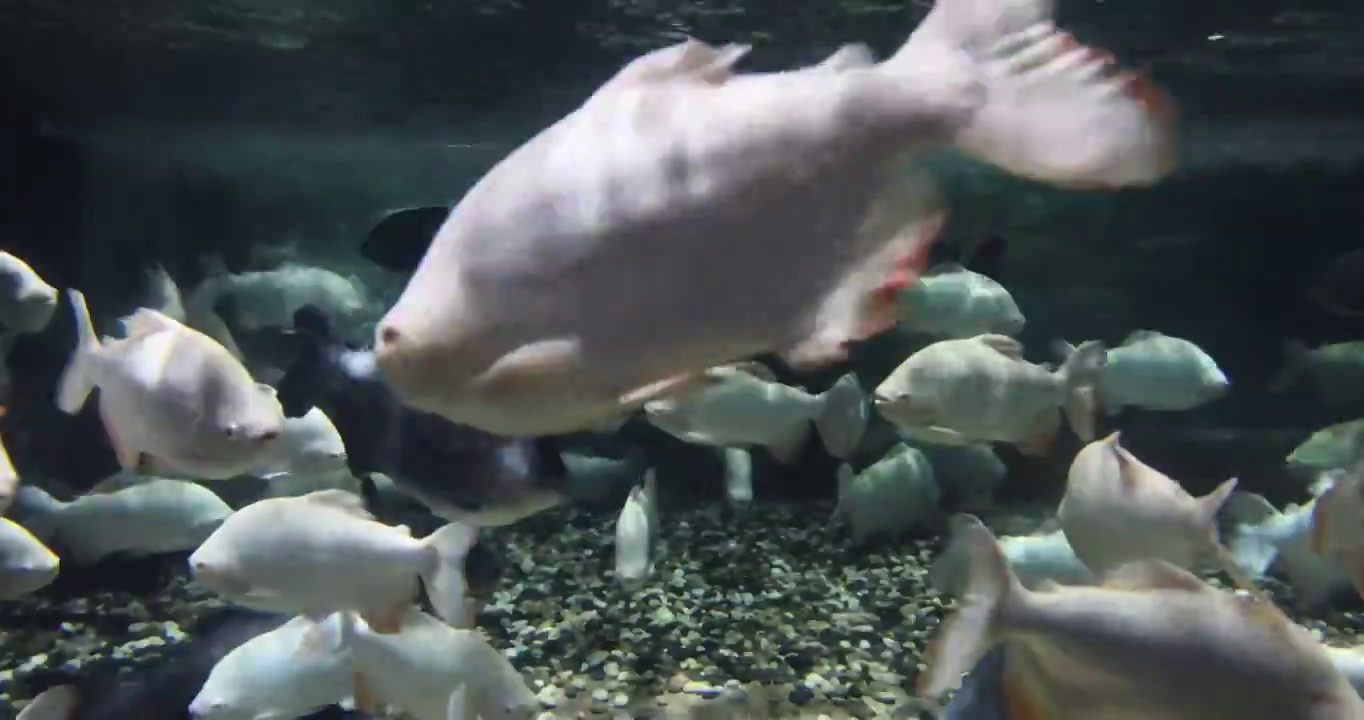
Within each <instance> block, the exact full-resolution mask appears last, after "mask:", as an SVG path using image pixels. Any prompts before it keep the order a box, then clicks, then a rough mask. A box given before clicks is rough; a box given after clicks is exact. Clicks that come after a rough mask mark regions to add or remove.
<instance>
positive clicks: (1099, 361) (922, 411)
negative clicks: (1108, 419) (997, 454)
mask: <svg viewBox="0 0 1364 720" xmlns="http://www.w3.org/2000/svg"><path fill="white" fill-rule="evenodd" d="M1103 367H1104V346H1103V343H1101V342H1098V341H1095V340H1091V341H1090V342H1087V343H1085V344H1083V345H1081V346H1080V348H1079V349H1078V350H1076V352H1075V353H1074V354H1073V355H1071V356H1070V357H1069V358H1068V359H1067V360H1066V362H1065V364H1063V365H1062V366H1061V368H1060V369H1059V370H1056V371H1052V370H1051V369H1049V368H1046V367H1043V366H1041V365H1034V364H1033V363H1030V362H1028V361H1027V360H1024V359H1023V346H1022V345H1021V344H1019V342H1018V341H1017V340H1014V339H1013V338H1010V337H1006V336H1004V335H978V336H976V337H973V338H967V339H964V340H942V341H939V342H936V343H933V344H932V345H929V346H928V347H926V348H924V349H922V350H920V351H918V352H916V353H914V354H913V355H910V356H909V357H908V358H906V359H905V361H904V362H902V363H900V366H899V367H897V368H895V370H894V371H892V372H891V374H890V375H889V376H888V377H887V378H886V379H885V380H884V381H882V382H881V385H880V386H878V387H877V388H876V392H875V393H874V395H873V399H874V402H875V405H876V410H877V412H879V413H881V415H882V417H885V418H886V419H887V420H889V421H890V422H891V423H892V424H894V425H895V426H896V428H897V429H899V430H900V432H902V433H905V434H907V435H909V436H910V437H913V438H915V439H918V440H922V441H925V442H935V443H939V444H943V445H971V444H978V443H985V442H1005V443H1013V444H1015V445H1017V446H1018V447H1019V449H1020V450H1021V451H1024V452H1025V453H1027V454H1030V455H1045V454H1046V452H1047V450H1048V449H1049V448H1050V446H1051V443H1052V441H1053V440H1054V439H1055V436H1056V433H1057V430H1058V428H1059V426H1060V412H1059V410H1058V408H1060V407H1062V406H1064V408H1065V414H1066V417H1067V418H1068V419H1069V421H1070V425H1071V428H1072V429H1073V430H1074V431H1075V434H1076V435H1078V436H1080V439H1081V440H1090V439H1092V438H1093V437H1094V394H1095V391H1096V388H1095V386H1096V385H1097V383H1098V382H1099V379H1100V377H1101V373H1102V372H1103Z"/></svg>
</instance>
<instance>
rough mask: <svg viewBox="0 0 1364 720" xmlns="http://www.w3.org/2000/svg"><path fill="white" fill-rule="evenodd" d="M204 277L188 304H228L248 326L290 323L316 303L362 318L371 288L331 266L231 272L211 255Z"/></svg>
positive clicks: (347, 319) (335, 313)
mask: <svg viewBox="0 0 1364 720" xmlns="http://www.w3.org/2000/svg"><path fill="white" fill-rule="evenodd" d="M207 264H208V268H209V273H208V277H207V278H206V279H205V280H204V281H203V282H202V283H200V284H199V286H198V287H197V288H195V290H194V292H193V294H192V295H191V297H190V299H189V300H188V301H187V302H186V307H190V306H194V307H201V308H204V307H209V308H216V307H219V306H220V305H225V306H227V307H228V308H229V312H227V316H228V318H230V319H231V321H232V323H233V324H234V325H237V326H240V327H242V328H245V329H246V330H259V329H261V328H267V327H289V326H290V325H291V324H292V323H293V318H294V313H295V312H297V311H298V309H299V308H302V307H304V306H312V307H316V308H320V309H321V310H323V311H324V312H326V313H327V314H328V315H329V316H330V317H333V318H336V319H338V320H339V321H342V322H344V323H347V324H352V323H358V322H360V321H361V320H363V319H364V318H363V316H364V314H365V311H366V310H368V309H369V306H370V300H369V294H368V291H367V290H366V288H365V286H364V284H363V283H361V282H360V280H359V279H357V278H354V277H345V276H342V275H339V274H337V273H335V272H332V271H331V270H328V269H326V268H321V267H314V266H311V265H299V264H296V263H285V264H283V265H281V266H279V267H277V268H274V269H272V270H255V271H250V272H243V273H229V272H227V270H226V268H224V267H222V264H221V262H217V261H209V262H208V263H207Z"/></svg>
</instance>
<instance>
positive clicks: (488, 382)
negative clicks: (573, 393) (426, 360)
mask: <svg viewBox="0 0 1364 720" xmlns="http://www.w3.org/2000/svg"><path fill="white" fill-rule="evenodd" d="M581 350H582V348H581V344H580V343H579V341H578V339H577V338H555V339H551V340H539V341H536V342H532V343H528V344H526V345H522V346H521V347H518V348H516V349H515V350H512V351H511V352H509V353H507V354H506V355H503V356H502V357H501V358H498V359H497V361H496V362H494V363H493V364H492V366H491V367H489V368H488V369H487V370H486V371H484V373H483V374H482V375H480V376H479V377H478V378H477V379H476V380H475V384H476V385H477V386H478V387H479V389H480V390H481V392H482V393H483V394H485V395H487V396H488V397H489V398H493V399H496V398H503V397H506V398H510V397H517V396H520V395H523V394H526V393H532V392H535V391H536V390H537V389H540V388H545V389H549V388H553V387H554V386H560V385H565V384H568V383H570V382H571V381H572V380H573V376H574V375H575V374H576V373H577V372H578V370H579V369H580V368H581V365H582V363H581Z"/></svg>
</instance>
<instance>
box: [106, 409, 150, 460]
mask: <svg viewBox="0 0 1364 720" xmlns="http://www.w3.org/2000/svg"><path fill="white" fill-rule="evenodd" d="M99 417H100V420H101V421H102V422H103V424H104V432H105V434H107V435H108V436H109V446H110V447H111V448H112V449H113V451H114V457H115V458H117V459H118V464H119V467H121V468H123V469H124V470H141V469H142V467H143V464H144V461H143V458H142V452H141V451H139V450H138V449H137V448H134V447H132V446H130V445H129V444H128V442H127V441H126V440H125V439H124V438H123V437H122V436H121V435H120V434H119V432H118V426H117V425H116V424H115V423H114V422H113V421H112V420H111V419H110V417H109V414H108V412H107V411H106V410H105V404H104V402H103V401H100V404H99Z"/></svg>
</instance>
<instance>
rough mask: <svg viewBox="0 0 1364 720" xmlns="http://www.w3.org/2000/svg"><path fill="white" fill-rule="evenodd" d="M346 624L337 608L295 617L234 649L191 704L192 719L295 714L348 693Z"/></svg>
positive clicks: (335, 701) (234, 719)
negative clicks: (317, 615)
mask: <svg viewBox="0 0 1364 720" xmlns="http://www.w3.org/2000/svg"><path fill="white" fill-rule="evenodd" d="M348 627H349V626H348V625H346V623H345V622H344V616H343V615H342V614H341V613H337V614H334V615H330V616H328V617H327V618H325V619H323V620H321V621H314V620H312V619H310V618H306V617H296V618H294V619H292V620H290V621H288V622H286V623H284V624H283V625H280V626H279V627H277V628H275V629H273V630H271V631H269V632H265V633H261V634H260V635H257V636H255V637H253V638H251V639H250V640H247V641H246V642H244V643H242V644H241V645H238V646H237V647H235V648H233V649H232V651H231V652H229V653H227V654H226V655H224V656H223V658H222V659H221V660H219V661H218V662H217V664H215V665H214V666H213V669H212V670H211V671H210V672H209V674H208V678H207V679H205V680H204V683H203V686H202V687H201V688H200V689H199V694H198V695H196V696H195V697H194V700H193V701H191V702H190V704H189V708H188V709H189V713H190V715H193V716H194V720H238V718H297V717H303V716H305V715H308V714H310V713H313V712H315V711H317V710H320V709H322V708H324V707H328V706H330V705H338V704H341V703H343V702H345V701H347V700H348V699H349V698H350V697H351V693H352V672H351V649H350V644H349V643H350V640H349V638H348V637H345V636H344V634H343V633H344V630H345V629H346V628H348Z"/></svg>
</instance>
